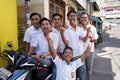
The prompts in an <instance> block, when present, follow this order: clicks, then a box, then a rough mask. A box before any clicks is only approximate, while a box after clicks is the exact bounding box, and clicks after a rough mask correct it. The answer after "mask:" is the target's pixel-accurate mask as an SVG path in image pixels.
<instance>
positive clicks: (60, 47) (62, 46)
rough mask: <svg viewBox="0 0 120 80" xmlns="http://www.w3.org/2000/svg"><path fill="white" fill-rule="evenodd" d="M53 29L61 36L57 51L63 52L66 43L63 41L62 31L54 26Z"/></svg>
mask: <svg viewBox="0 0 120 80" xmlns="http://www.w3.org/2000/svg"><path fill="white" fill-rule="evenodd" d="M52 31H53V33H55V34H57V35H58V36H59V43H58V48H57V52H60V53H63V50H64V48H65V45H64V43H63V41H62V37H61V34H60V31H58V30H56V29H55V28H52Z"/></svg>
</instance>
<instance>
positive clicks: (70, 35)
mask: <svg viewBox="0 0 120 80" xmlns="http://www.w3.org/2000/svg"><path fill="white" fill-rule="evenodd" d="M67 17H68V21H69V23H70V26H69V27H68V28H67V29H66V30H65V31H63V32H62V38H63V42H64V43H65V45H68V46H69V47H71V48H72V49H73V59H72V60H76V59H77V58H79V57H80V56H81V55H82V54H83V53H84V51H85V50H84V48H83V43H82V40H81V38H83V29H82V28H80V27H79V26H77V25H76V23H77V13H76V11H69V12H68V14H67ZM63 33H64V34H63ZM64 38H65V39H66V40H65V39H64ZM81 67H83V66H80V67H79V68H78V69H79V70H77V75H78V76H79V78H80V80H84V70H83V68H81Z"/></svg>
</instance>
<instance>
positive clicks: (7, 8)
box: [0, 0, 18, 51]
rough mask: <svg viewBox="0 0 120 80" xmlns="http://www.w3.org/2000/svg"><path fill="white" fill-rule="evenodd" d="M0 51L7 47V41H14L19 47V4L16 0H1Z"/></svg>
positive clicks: (15, 46) (15, 47) (16, 46)
mask: <svg viewBox="0 0 120 80" xmlns="http://www.w3.org/2000/svg"><path fill="white" fill-rule="evenodd" d="M0 7H1V8H0V15H1V16H0V51H2V49H4V48H6V42H7V41H12V42H13V45H14V49H17V48H18V36H17V34H18V33H17V32H18V31H17V6H16V0H0Z"/></svg>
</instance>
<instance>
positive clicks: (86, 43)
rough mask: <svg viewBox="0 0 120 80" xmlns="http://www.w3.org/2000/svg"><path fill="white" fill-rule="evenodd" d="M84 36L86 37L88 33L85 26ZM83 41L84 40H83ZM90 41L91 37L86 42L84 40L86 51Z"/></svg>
mask: <svg viewBox="0 0 120 80" xmlns="http://www.w3.org/2000/svg"><path fill="white" fill-rule="evenodd" d="M83 33H84V34H83V36H84V37H85V36H86V35H87V30H86V29H84V28H83ZM82 42H83V41H82ZM89 43H90V38H88V39H87V41H86V42H83V46H84V50H85V51H86V49H87V47H88V44H89Z"/></svg>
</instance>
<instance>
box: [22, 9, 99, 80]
mask: <svg viewBox="0 0 120 80" xmlns="http://www.w3.org/2000/svg"><path fill="white" fill-rule="evenodd" d="M67 18H68V21H69V24H70V25H68V27H63V24H62V15H61V14H59V13H55V14H53V16H52V23H53V25H51V23H50V20H49V19H47V18H45V17H43V18H41V16H40V14H39V13H32V14H31V15H30V19H31V24H32V26H31V27H29V28H28V29H27V30H26V32H25V36H24V41H25V42H26V53H27V55H28V56H30V55H34V58H36V59H37V60H40V58H41V57H44V58H46V59H47V60H46V62H47V63H48V64H49V65H52V62H54V67H53V68H55V69H53V70H54V72H55V75H54V76H53V80H76V79H80V80H84V77H85V66H86V74H87V75H86V76H87V79H88V80H92V63H93V57H94V42H96V41H97V38H98V35H97V32H96V28H95V27H94V26H93V25H90V24H89V16H88V14H86V13H84V12H83V13H81V15H80V23H79V25H77V12H76V11H69V12H68V14H67Z"/></svg>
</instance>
